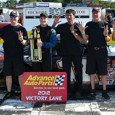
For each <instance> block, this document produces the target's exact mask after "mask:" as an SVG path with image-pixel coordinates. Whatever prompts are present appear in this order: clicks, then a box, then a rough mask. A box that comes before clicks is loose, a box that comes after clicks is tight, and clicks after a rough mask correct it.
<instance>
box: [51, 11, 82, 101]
mask: <svg viewBox="0 0 115 115" xmlns="http://www.w3.org/2000/svg"><path fill="white" fill-rule="evenodd" d="M75 13H76V12H75V11H74V10H73V9H68V10H66V19H67V22H66V23H63V24H60V25H58V26H57V27H56V28H55V29H56V33H57V34H60V39H61V43H60V50H61V56H62V64H63V70H64V71H65V72H67V92H68V99H69V98H70V97H71V96H72V95H71V91H72V89H71V80H70V73H71V66H72V63H73V65H74V70H75V71H74V72H75V81H76V83H75V89H74V90H76V94H75V98H80V96H81V95H80V94H81V87H82V47H81V43H80V41H82V34H81V32H80V30H79V28H78V24H76V23H75V22H74V18H75ZM57 23H59V18H58V17H56V18H55V20H54V23H53V25H52V26H53V27H55V25H56V24H57Z"/></svg>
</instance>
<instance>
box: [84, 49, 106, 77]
mask: <svg viewBox="0 0 115 115" xmlns="http://www.w3.org/2000/svg"><path fill="white" fill-rule="evenodd" d="M107 56H108V55H107V49H106V48H104V49H100V50H97V51H95V50H94V49H88V50H87V62H86V73H87V74H89V75H91V74H95V73H97V74H98V75H107Z"/></svg>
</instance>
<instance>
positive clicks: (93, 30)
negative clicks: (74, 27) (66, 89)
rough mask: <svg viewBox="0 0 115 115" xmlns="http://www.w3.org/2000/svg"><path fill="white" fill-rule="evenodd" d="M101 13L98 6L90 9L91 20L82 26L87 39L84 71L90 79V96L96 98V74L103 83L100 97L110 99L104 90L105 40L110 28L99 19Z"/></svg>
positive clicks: (105, 70) (84, 36)
mask: <svg viewBox="0 0 115 115" xmlns="http://www.w3.org/2000/svg"><path fill="white" fill-rule="evenodd" d="M100 16H101V13H100V9H99V8H93V9H92V17H93V20H92V21H90V22H88V23H87V24H86V27H85V28H82V31H83V32H84V35H83V38H84V39H85V40H88V46H87V64H86V73H87V74H89V76H90V80H91V93H90V94H91V95H90V96H91V98H92V99H95V98H96V91H95V79H96V75H99V76H101V81H102V85H103V91H102V97H103V98H104V99H110V97H109V95H108V93H107V91H106V75H107V57H108V52H107V48H106V46H107V43H106V42H107V41H109V40H110V36H109V35H110V33H111V31H110V28H109V26H108V23H107V22H105V21H101V19H100Z"/></svg>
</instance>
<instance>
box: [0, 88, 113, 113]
mask: <svg viewBox="0 0 115 115" xmlns="http://www.w3.org/2000/svg"><path fill="white" fill-rule="evenodd" d="M4 94H5V93H0V99H2V98H3V96H4ZM109 94H110V96H111V98H110V100H104V99H103V98H102V96H101V91H99V90H98V91H97V97H96V100H86V99H83V100H68V101H67V102H64V103H40V102H37V103H35V102H22V101H21V100H19V99H8V100H5V101H4V103H3V104H2V105H1V106H0V115H115V90H112V91H109Z"/></svg>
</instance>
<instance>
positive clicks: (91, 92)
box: [88, 90, 96, 100]
mask: <svg viewBox="0 0 115 115" xmlns="http://www.w3.org/2000/svg"><path fill="white" fill-rule="evenodd" d="M88 99H89V100H95V99H96V91H95V90H91V91H90V95H89V96H88Z"/></svg>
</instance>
